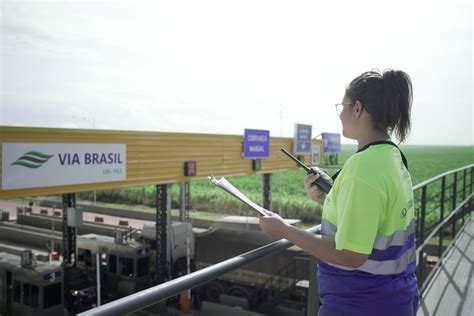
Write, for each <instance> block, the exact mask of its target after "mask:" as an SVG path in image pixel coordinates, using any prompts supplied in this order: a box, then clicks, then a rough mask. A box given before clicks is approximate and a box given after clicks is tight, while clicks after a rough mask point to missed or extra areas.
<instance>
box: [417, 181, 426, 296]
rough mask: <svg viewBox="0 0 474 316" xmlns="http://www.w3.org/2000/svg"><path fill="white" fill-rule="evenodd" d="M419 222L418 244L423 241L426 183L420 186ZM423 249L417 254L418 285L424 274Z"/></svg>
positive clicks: (421, 281)
mask: <svg viewBox="0 0 474 316" xmlns="http://www.w3.org/2000/svg"><path fill="white" fill-rule="evenodd" d="M420 217H421V223H420V236H419V239H421V241H420V242H419V244H422V243H423V242H424V241H425V217H426V185H425V186H424V187H422V188H421V215H420ZM423 253H424V251H423V249H421V251H420V253H419V255H418V285H419V286H420V287H421V285H422V284H423V274H424V265H425V264H424V258H423Z"/></svg>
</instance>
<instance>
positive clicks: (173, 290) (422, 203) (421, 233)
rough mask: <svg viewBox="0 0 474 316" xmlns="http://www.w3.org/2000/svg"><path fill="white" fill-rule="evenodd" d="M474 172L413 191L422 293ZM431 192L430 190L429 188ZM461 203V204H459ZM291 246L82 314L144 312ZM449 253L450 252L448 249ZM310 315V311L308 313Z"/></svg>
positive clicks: (276, 245) (267, 249) (468, 202)
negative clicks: (430, 253) (430, 258)
mask: <svg viewBox="0 0 474 316" xmlns="http://www.w3.org/2000/svg"><path fill="white" fill-rule="evenodd" d="M468 170H469V171H470V182H469V183H470V184H469V189H468V186H467V185H466V180H467V171H468ZM461 172H462V173H463V177H462V178H459V179H458V174H459V173H461ZM473 172H474V164H473V165H469V166H466V167H463V168H459V169H455V170H452V171H449V172H446V173H443V174H440V175H438V176H436V177H434V178H431V179H429V180H427V181H424V182H422V183H420V184H418V185H416V186H415V187H413V191H414V193H415V211H416V216H417V219H418V221H417V229H416V234H417V254H418V256H419V261H418V266H417V273H418V280H419V283H420V284H421V285H422V286H421V287H420V288H421V290H422V292H423V290H424V289H425V287H426V285H427V283H428V282H429V280H430V278H431V276H432V275H433V271H434V269H433V271H432V272H431V273H430V274H429V275H428V277H425V274H424V272H425V267H424V266H425V261H426V260H425V259H426V258H425V253H426V252H425V250H424V249H425V248H426V247H427V246H428V245H430V240H431V239H432V238H434V237H435V235H436V234H437V233H438V234H439V247H438V249H439V253H438V255H439V256H438V257H439V261H438V263H437V265H436V266H435V268H436V267H438V266H439V265H441V262H442V260H441V259H442V256H443V252H442V242H443V240H445V238H444V236H445V234H444V233H443V231H444V230H443V228H444V226H446V225H448V224H451V225H452V229H451V236H449V237H451V238H452V239H453V240H454V239H455V235H456V234H455V233H456V225H457V221H459V220H460V219H461V220H462V224H464V222H465V217H466V216H470V213H471V211H472V207H473V205H472V199H473ZM439 180H440V181H441V187H440V190H439V191H436V190H435V193H434V194H433V195H431V196H428V193H429V192H428V191H429V187H428V186H430V185H431V186H432V185H433V184H434V183H437V181H439ZM449 180H452V181H451V183H450V184H449V185H446V183H447V182H449ZM461 180H462V181H463V186H462V190H458V182H459V181H461ZM430 189H431V187H430ZM446 192H448V193H449V192H450V195H449V196H448V197H447V196H446ZM437 198H439V205H438V206H437V207H435V208H433V209H431V208H428V206H430V207H431V206H432V204H433V201H434V200H435V199H437ZM458 201H459V202H460V203H458ZM447 203H450V204H451V206H452V211H450V212H449V214H446V215H445V214H444V210H445V208H446V204H447ZM427 208H428V209H430V212H428V213H427ZM438 210H439V211H440V218H439V220H438V223H437V225H436V226H434V225H432V226H428V227H427V226H426V224H431V218H429V220H428V221H427V216H428V217H429V216H431V214H433V213H436V212H437V211H438ZM459 213H462V216H461V217H456V215H458V214H459ZM319 230H320V225H318V226H315V227H312V228H310V229H308V230H307V231H308V232H311V233H316V232H317V231H319ZM458 231H459V229H458ZM291 245H292V244H290V243H289V242H288V241H287V240H285V239H282V240H279V241H276V242H273V243H271V244H268V245H266V246H263V247H260V248H258V249H255V250H252V251H249V252H247V253H244V254H242V255H240V256H237V257H234V258H231V259H228V260H226V261H223V262H220V263H218V264H215V265H212V266H210V267H207V268H205V269H202V270H199V271H196V272H193V273H191V274H188V275H185V276H182V277H180V278H177V279H174V280H171V281H169V282H166V283H163V284H160V285H157V286H154V287H151V288H149V289H146V290H143V291H141V292H138V293H135V294H132V295H129V296H127V297H124V298H121V299H118V300H116V301H113V302H110V303H108V304H105V305H102V306H100V307H97V308H94V309H91V310H89V311H86V312H84V313H81V314H79V315H82V316H85V315H123V314H128V313H133V312H136V311H139V310H142V309H144V308H146V307H148V306H151V305H155V304H157V303H159V302H161V301H163V300H166V299H167V298H170V297H172V296H174V295H177V294H179V293H180V292H181V291H184V290H187V289H191V288H195V287H197V286H199V285H201V284H204V283H206V282H209V281H212V280H213V279H215V278H218V277H220V276H222V275H224V274H226V273H228V272H230V271H233V270H235V269H238V268H240V267H242V266H244V265H246V264H248V263H251V262H253V261H256V260H258V259H261V258H263V257H265V256H268V255H271V254H273V253H275V252H277V251H280V250H283V249H286V248H289V247H290V246H291ZM446 251H447V250H446ZM315 286H316V282H315V280H313V279H312V278H310V293H314V292H313V291H315V289H314V287H315ZM314 296H315V295H308V297H307V300H308V302H307V306H313V305H314V306H315V305H316V302H317V298H315V297H314ZM307 313H308V311H307Z"/></svg>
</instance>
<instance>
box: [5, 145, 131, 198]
mask: <svg viewBox="0 0 474 316" xmlns="http://www.w3.org/2000/svg"><path fill="white" fill-rule="evenodd" d="M126 148H127V147H126V145H125V144H8V143H7V144H2V190H12V189H26V188H40V187H49V186H58V185H70V184H84V183H99V182H110V181H123V180H126V179H127V170H126V168H127V167H126V163H127V159H126V158H127V157H126V152H127V149H126Z"/></svg>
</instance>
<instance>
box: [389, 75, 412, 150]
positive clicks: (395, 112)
mask: <svg viewBox="0 0 474 316" xmlns="http://www.w3.org/2000/svg"><path fill="white" fill-rule="evenodd" d="M382 81H383V87H382V112H383V116H382V117H383V125H384V126H386V127H387V128H388V130H389V132H390V133H391V132H395V135H396V137H397V138H398V140H399V141H400V142H403V141H405V139H406V137H407V136H408V133H409V132H410V128H411V120H410V112H411V103H412V100H413V94H412V85H411V80H410V77H409V76H408V74H406V73H405V72H403V71H400V70H386V71H384V73H383V76H382Z"/></svg>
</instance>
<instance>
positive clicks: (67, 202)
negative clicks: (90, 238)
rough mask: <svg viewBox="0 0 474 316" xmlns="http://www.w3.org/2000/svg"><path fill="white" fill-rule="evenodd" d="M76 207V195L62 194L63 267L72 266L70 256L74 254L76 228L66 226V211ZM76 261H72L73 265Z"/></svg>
mask: <svg viewBox="0 0 474 316" xmlns="http://www.w3.org/2000/svg"><path fill="white" fill-rule="evenodd" d="M69 207H74V208H75V207H76V195H75V194H74V193H72V194H63V251H62V253H63V265H71V264H72V255H74V256H75V254H76V228H75V227H69V226H68V225H67V209H68V208H69ZM75 264H76V260H74V265H75Z"/></svg>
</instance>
